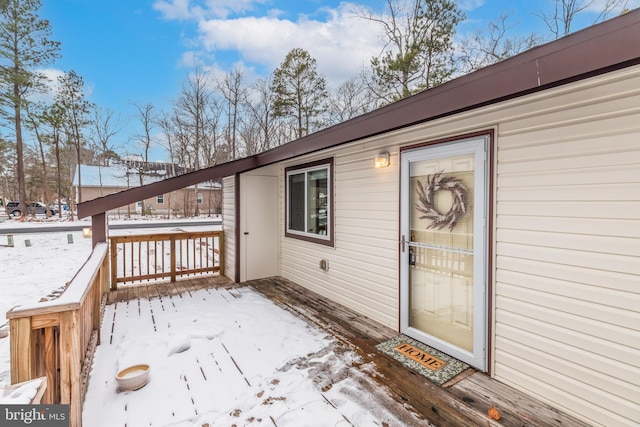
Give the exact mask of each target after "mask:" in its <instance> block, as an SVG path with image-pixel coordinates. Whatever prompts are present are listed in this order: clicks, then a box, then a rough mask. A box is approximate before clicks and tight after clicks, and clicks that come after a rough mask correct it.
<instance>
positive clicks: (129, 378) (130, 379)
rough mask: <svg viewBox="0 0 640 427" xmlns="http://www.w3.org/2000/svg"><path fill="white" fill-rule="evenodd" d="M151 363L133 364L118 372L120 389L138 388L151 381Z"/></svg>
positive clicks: (117, 377)
mask: <svg viewBox="0 0 640 427" xmlns="http://www.w3.org/2000/svg"><path fill="white" fill-rule="evenodd" d="M150 369H151V368H150V367H149V365H145V364H140V365H133V366H129V367H127V368H124V369H122V370H121V371H120V372H118V373H117V374H116V381H117V382H118V386H119V387H120V390H123V391H127V390H137V389H139V388H142V387H144V386H145V385H146V384H147V383H148V382H149V370H150Z"/></svg>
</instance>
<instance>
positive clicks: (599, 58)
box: [78, 9, 640, 218]
mask: <svg viewBox="0 0 640 427" xmlns="http://www.w3.org/2000/svg"><path fill="white" fill-rule="evenodd" d="M639 63H640V9H636V10H634V11H631V12H628V13H626V14H624V15H622V16H620V17H617V18H614V19H611V20H609V21H606V22H603V23H601V24H598V25H595V26H592V27H589V28H586V29H584V30H581V31H578V32H576V33H574V34H571V35H569V36H566V37H564V38H562V39H559V40H556V41H553V42H550V43H547V44H545V45H542V46H539V47H536V48H534V49H531V50H529V51H526V52H524V53H521V54H519V55H516V56H514V57H512V58H509V59H507V60H504V61H502V62H499V63H497V64H494V65H491V66H488V67H486V68H483V69H481V70H478V71H475V72H473V73H470V74H467V75H464V76H462V77H459V78H456V79H454V80H451V81H449V82H447V83H444V84H442V85H440V86H437V87H434V88H432V89H429V90H426V91H424V92H421V93H419V94H416V95H414V96H411V97H409V98H405V99H403V100H400V101H397V102H395V103H393V104H389V105H387V106H385V107H382V108H380V109H377V110H375V111H372V112H370V113H367V114H364V115H362V116H359V117H356V118H354V119H351V120H348V121H346V122H343V123H340V124H337V125H334V126H331V127H329V128H327V129H323V130H321V131H319V132H316V133H314V134H311V135H308V136H305V137H303V138H300V139H298V140H295V141H292V142H290V143H287V144H284V145H281V146H279V147H276V148H273V149H271V150H268V151H265V152H263V153H260V154H256V155H254V156H251V157H247V158H244V159H240V160H236V161H233V162H229V163H223V164H220V165H216V166H212V167H209V168H206V169H201V170H198V171H195V172H191V173H188V174H185V175H180V176H176V177H173V178H169V179H166V180H164V181H159V182H155V183H152V184H148V185H144V186H141V187H137V188H132V189H129V190H126V191H122V192H120V193H116V194H112V195H108V196H104V197H100V198H97V199H94V200H89V201H86V202H82V203H80V204H78V217H79V218H84V217H87V216H91V215H95V214H98V213H103V212H106V211H108V210H111V209H115V208H117V207H120V206H124V205H127V204H130V203H135V202H137V201H139V200H144V199H146V198H149V197H153V196H154V195H157V194H164V193H167V192H170V191H174V190H177V189H179V188H183V187H186V186H189V185H194V184H197V183H199V182H203V181H207V180H211V179H216V178H223V177H225V176H231V175H234V174H236V173H242V172H245V171H248V170H251V169H255V168H258V167H262V166H266V165H269V164H272V163H276V162H280V161H283V160H287V159H290V158H294V157H297V156H301V155H305V154H310V153H313V152H316V151H320V150H324V149H327V148H331V147H335V146H339V145H342V144H346V143H349V142H353V141H357V140H360V139H363V138H367V137H371V136H374V135H378V134H381V133H385V132H389V131H392V130H395V129H400V128H404V127H407V126H412V125H415V124H418V123H423V122H427V121H431V120H435V119H438V118H441V117H445V116H449V115H453V114H457V113H460V112H463V111H468V110H472V109H475V108H479V107H482V106H486V105H490V104H493V103H497V102H501V101H504V100H507V99H513V98H516V97H520V96H523V95H526V94H529V93H533V92H537V91H541V90H546V89H549V88H551V87H556V86H560V85H563V84H567V83H570V82H573V81H578V80H581V79H585V78H588V77H591V76H595V75H598V74H603V73H606V72H610V71H614V70H616V69H621V68H625V67H629V66H633V65H637V64H639Z"/></svg>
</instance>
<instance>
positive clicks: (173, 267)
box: [170, 235, 176, 282]
mask: <svg viewBox="0 0 640 427" xmlns="http://www.w3.org/2000/svg"><path fill="white" fill-rule="evenodd" d="M170 245H171V256H170V258H171V282H175V281H176V236H175V235H172V236H171V240H170Z"/></svg>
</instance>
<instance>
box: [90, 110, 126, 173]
mask: <svg viewBox="0 0 640 427" xmlns="http://www.w3.org/2000/svg"><path fill="white" fill-rule="evenodd" d="M92 124H93V132H92V135H91V136H90V139H91V142H92V145H93V146H94V150H95V151H97V152H98V158H99V161H100V164H102V165H104V166H108V165H109V160H111V159H114V158H118V157H120V156H119V155H118V154H117V152H116V151H115V150H116V146H115V145H114V144H113V143H112V142H111V141H112V140H113V137H115V136H116V135H117V134H118V133H119V132H120V131H121V130H122V129H121V125H120V116H119V115H116V114H115V113H114V112H113V111H111V110H109V109H105V108H100V107H97V106H96V107H95V108H93V120H92Z"/></svg>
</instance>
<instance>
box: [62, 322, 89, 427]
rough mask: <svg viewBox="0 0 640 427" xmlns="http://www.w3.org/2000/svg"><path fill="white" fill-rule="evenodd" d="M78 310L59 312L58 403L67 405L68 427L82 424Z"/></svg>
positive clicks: (82, 353)
mask: <svg viewBox="0 0 640 427" xmlns="http://www.w3.org/2000/svg"><path fill="white" fill-rule="evenodd" d="M78 315H79V314H78V310H71V311H66V312H63V313H60V329H61V330H62V331H64V333H61V334H60V403H62V404H68V405H69V421H70V427H81V426H82V393H81V390H80V388H81V371H82V359H84V350H83V349H82V348H81V346H80V324H79V321H78Z"/></svg>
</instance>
